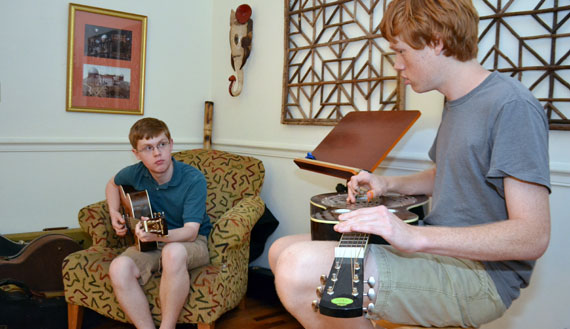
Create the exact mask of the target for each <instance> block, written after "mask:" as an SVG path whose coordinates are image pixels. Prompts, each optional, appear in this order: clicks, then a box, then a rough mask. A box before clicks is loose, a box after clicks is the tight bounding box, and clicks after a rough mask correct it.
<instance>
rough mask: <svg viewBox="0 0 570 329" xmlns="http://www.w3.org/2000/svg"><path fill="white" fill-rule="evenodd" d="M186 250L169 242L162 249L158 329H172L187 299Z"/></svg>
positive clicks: (188, 279)
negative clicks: (160, 317)
mask: <svg viewBox="0 0 570 329" xmlns="http://www.w3.org/2000/svg"><path fill="white" fill-rule="evenodd" d="M186 258H187V254H186V249H185V248H184V247H183V246H182V245H181V244H179V243H175V242H171V243H168V244H166V245H165V246H164V248H163V249H162V278H161V279H160V305H161V309H162V323H161V324H160V329H174V328H175V327H176V321H177V320H178V317H179V316H180V311H181V310H182V307H183V306H184V303H185V302H186V299H187V298H188V292H189V290H190V275H189V274H188V269H187V267H186Z"/></svg>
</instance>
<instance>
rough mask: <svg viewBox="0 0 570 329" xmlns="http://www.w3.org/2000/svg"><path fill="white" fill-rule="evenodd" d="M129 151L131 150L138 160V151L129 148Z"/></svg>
mask: <svg viewBox="0 0 570 329" xmlns="http://www.w3.org/2000/svg"><path fill="white" fill-rule="evenodd" d="M131 152H133V154H134V155H135V158H137V160H140V158H139V152H137V150H135V149H131Z"/></svg>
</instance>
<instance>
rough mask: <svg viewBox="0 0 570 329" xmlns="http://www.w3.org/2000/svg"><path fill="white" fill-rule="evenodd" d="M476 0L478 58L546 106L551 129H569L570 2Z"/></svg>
mask: <svg viewBox="0 0 570 329" xmlns="http://www.w3.org/2000/svg"><path fill="white" fill-rule="evenodd" d="M474 3H475V4H476V6H477V10H478V11H479V15H480V24H479V60H480V62H481V63H482V64H483V66H484V67H485V68H487V69H489V70H497V71H499V72H502V73H505V74H509V75H510V76H512V77H515V78H517V79H518V80H520V81H521V82H522V83H523V84H524V85H526V86H527V87H528V88H529V89H530V90H531V91H532V92H533V93H534V95H535V96H536V98H538V100H539V101H540V102H541V103H542V104H543V106H544V109H545V111H546V114H547V116H548V120H549V124H550V129H558V130H570V120H569V119H568V117H570V84H569V83H568V77H570V59H569V56H570V23H569V22H568V20H569V18H570V4H569V2H568V1H558V0H550V1H545V0H540V1H529V0H518V1H515V0H511V1H501V0H495V1H488V0H475V1H474ZM561 4H565V5H564V6H562V5H561Z"/></svg>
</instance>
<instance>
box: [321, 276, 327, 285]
mask: <svg viewBox="0 0 570 329" xmlns="http://www.w3.org/2000/svg"><path fill="white" fill-rule="evenodd" d="M321 284H322V285H323V286H324V285H325V284H327V276H326V275H324V274H323V275H321Z"/></svg>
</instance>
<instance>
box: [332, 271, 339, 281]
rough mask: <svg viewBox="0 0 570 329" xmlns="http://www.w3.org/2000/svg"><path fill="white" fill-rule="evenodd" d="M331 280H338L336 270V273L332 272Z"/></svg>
mask: <svg viewBox="0 0 570 329" xmlns="http://www.w3.org/2000/svg"><path fill="white" fill-rule="evenodd" d="M331 281H332V282H336V281H338V277H337V274H336V272H335V273H332V275H331Z"/></svg>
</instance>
